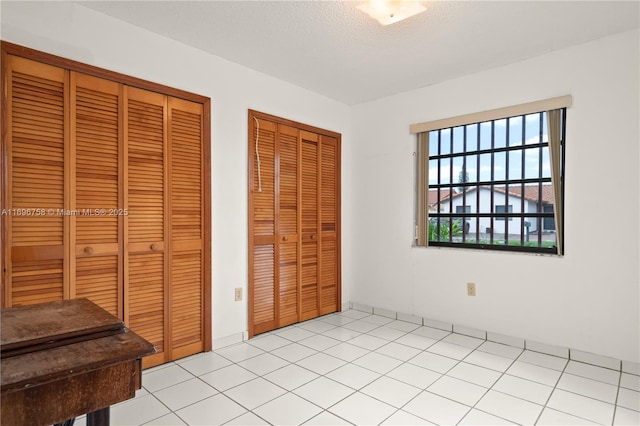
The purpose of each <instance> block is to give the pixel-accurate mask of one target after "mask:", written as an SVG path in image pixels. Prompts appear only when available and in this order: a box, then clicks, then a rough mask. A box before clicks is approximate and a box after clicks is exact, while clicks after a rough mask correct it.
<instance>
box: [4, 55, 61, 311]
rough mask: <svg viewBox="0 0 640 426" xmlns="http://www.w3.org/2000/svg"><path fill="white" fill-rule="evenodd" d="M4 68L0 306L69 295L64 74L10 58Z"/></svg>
mask: <svg viewBox="0 0 640 426" xmlns="http://www.w3.org/2000/svg"><path fill="white" fill-rule="evenodd" d="M4 65H5V67H6V68H5V70H6V74H5V81H6V83H5V84H6V100H5V105H6V110H5V111H4V113H5V114H6V115H5V117H6V120H7V121H8V122H10V123H11V125H8V126H7V127H6V129H5V131H6V138H5V139H4V140H3V141H4V144H5V146H4V152H6V156H3V161H4V159H5V158H6V159H7V164H6V172H5V175H4V176H6V179H7V182H6V183H5V185H6V188H7V190H6V191H3V194H2V196H3V197H4V199H3V201H4V202H3V211H2V219H3V223H4V225H5V229H6V232H5V235H6V240H5V241H4V244H3V256H4V259H3V260H4V265H5V275H4V277H5V278H6V279H4V280H3V281H4V283H3V285H4V288H3V292H2V293H3V294H2V296H3V306H11V305H25V304H33V303H41V302H49V301H54V300H60V299H62V298H63V297H68V293H69V290H68V286H66V285H65V283H66V282H67V281H68V279H69V276H68V275H69V271H68V265H67V264H65V261H64V260H65V247H66V246H68V244H69V241H68V238H69V237H68V236H69V217H68V216H65V215H64V214H62V212H63V211H64V209H65V208H68V200H67V199H66V198H65V194H66V193H67V192H66V190H65V186H66V183H65V176H66V174H68V173H69V171H68V165H67V164H66V163H65V159H66V158H67V157H68V155H69V153H68V147H67V146H66V145H65V140H66V139H67V136H68V131H69V126H68V115H67V113H66V108H67V105H68V91H67V87H68V72H67V71H65V70H62V69H59V68H55V67H51V66H48V65H44V64H41V63H38V62H34V61H30V60H27V59H23V58H18V57H8V58H7V59H6V61H5V64H4ZM4 176H3V178H4Z"/></svg>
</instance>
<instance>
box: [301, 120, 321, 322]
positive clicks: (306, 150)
mask: <svg viewBox="0 0 640 426" xmlns="http://www.w3.org/2000/svg"><path fill="white" fill-rule="evenodd" d="M301 134H302V135H301V140H302V163H301V167H302V263H301V269H302V281H301V282H300V292H301V299H302V306H301V319H302V320H303V321H304V320H307V319H310V318H315V317H317V316H318V314H319V312H320V309H319V308H320V303H319V301H320V291H319V290H320V289H319V286H318V282H319V280H318V278H319V277H318V275H319V272H320V269H319V266H320V265H319V249H320V238H319V233H318V221H319V217H320V216H319V213H320V210H319V206H320V200H319V196H320V188H319V181H318V172H319V164H318V159H319V158H320V157H319V151H320V136H319V135H318V134H316V133H311V132H306V131H302V132H301Z"/></svg>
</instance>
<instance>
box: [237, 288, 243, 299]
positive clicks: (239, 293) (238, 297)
mask: <svg viewBox="0 0 640 426" xmlns="http://www.w3.org/2000/svg"><path fill="white" fill-rule="evenodd" d="M241 300H242V287H236V302H239V301H241Z"/></svg>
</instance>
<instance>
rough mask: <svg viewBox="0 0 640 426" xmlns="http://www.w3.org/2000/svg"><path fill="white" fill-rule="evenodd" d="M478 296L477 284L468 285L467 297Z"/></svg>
mask: <svg viewBox="0 0 640 426" xmlns="http://www.w3.org/2000/svg"><path fill="white" fill-rule="evenodd" d="M475 295H476V283H467V296H475Z"/></svg>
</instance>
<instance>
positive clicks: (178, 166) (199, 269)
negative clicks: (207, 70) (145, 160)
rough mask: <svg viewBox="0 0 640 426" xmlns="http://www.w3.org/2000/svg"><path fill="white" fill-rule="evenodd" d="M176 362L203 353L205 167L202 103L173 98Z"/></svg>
mask: <svg viewBox="0 0 640 426" xmlns="http://www.w3.org/2000/svg"><path fill="white" fill-rule="evenodd" d="M168 114H169V120H168V123H169V129H168V136H169V147H168V152H169V156H168V160H169V170H170V171H169V182H168V185H169V186H168V190H169V192H170V199H169V212H170V214H169V220H168V221H167V223H169V224H170V225H169V226H170V229H169V231H170V232H169V235H168V241H169V244H170V251H169V257H170V258H169V266H170V281H169V283H170V285H169V286H168V291H169V300H168V303H169V307H170V312H171V320H170V330H171V331H170V340H171V359H177V358H181V357H183V356H187V355H191V354H194V353H197V352H202V351H203V350H204V347H205V345H204V339H205V333H209V334H210V332H211V331H210V330H209V329H207V328H206V327H205V322H204V318H205V315H211V313H210V312H207V311H206V309H205V297H210V296H209V295H207V294H205V288H204V276H205V265H206V262H205V258H204V252H205V246H204V244H205V239H206V236H205V222H204V221H205V212H204V208H203V207H204V205H205V201H204V200H205V198H206V195H205V192H204V182H203V180H204V179H205V173H204V170H205V164H204V158H205V154H204V143H203V141H204V139H203V138H204V135H203V131H202V129H203V128H204V124H203V122H204V115H203V114H204V111H203V107H202V104H198V103H194V102H189V101H185V100H181V99H175V98H168Z"/></svg>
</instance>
